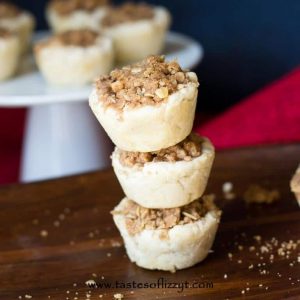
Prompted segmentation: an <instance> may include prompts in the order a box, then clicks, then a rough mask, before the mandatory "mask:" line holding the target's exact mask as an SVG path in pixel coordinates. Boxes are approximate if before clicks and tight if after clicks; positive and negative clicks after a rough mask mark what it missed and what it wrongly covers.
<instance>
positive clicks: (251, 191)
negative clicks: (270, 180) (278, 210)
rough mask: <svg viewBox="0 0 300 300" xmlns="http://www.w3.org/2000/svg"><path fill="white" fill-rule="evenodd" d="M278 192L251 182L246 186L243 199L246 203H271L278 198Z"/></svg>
mask: <svg viewBox="0 0 300 300" xmlns="http://www.w3.org/2000/svg"><path fill="white" fill-rule="evenodd" d="M279 198H280V194H279V191H278V190H276V189H272V190H269V189H266V188H263V187H261V186H260V185H258V184H253V185H250V186H249V187H248V189H247V190H246V192H245V193H244V201H245V202H246V203H247V204H251V203H259V204H262V203H266V204H271V203H273V202H275V201H277V200H279Z"/></svg>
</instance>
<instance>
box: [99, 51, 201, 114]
mask: <svg viewBox="0 0 300 300" xmlns="http://www.w3.org/2000/svg"><path fill="white" fill-rule="evenodd" d="M189 83H193V84H195V85H196V86H197V87H198V85H199V83H198V80H197V76H196V75H195V74H194V73H192V72H187V71H183V70H182V69H181V67H180V66H179V64H178V63H177V62H176V61H171V62H166V61H165V58H164V56H149V57H147V58H145V59H144V60H143V61H141V62H139V63H136V64H133V65H130V66H125V67H123V68H122V69H115V70H113V71H112V72H111V73H110V74H109V75H102V76H100V77H99V78H98V79H97V80H96V90H97V93H98V96H99V101H101V103H102V104H103V106H104V108H114V109H116V110H118V111H122V110H123V109H124V108H125V107H126V108H135V107H139V106H143V105H152V106H153V105H158V104H161V103H163V102H164V101H165V100H166V99H168V96H170V95H171V94H173V93H175V92H177V91H178V90H179V89H180V88H182V87H184V86H186V85H187V84H189Z"/></svg>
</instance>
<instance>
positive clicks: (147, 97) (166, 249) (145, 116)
mask: <svg viewBox="0 0 300 300" xmlns="http://www.w3.org/2000/svg"><path fill="white" fill-rule="evenodd" d="M198 85H199V83H198V79H197V76H196V74H195V73H193V72H188V71H184V70H182V69H181V68H180V66H179V65H178V63H177V62H176V61H172V62H166V61H165V60H164V57H161V56H150V57H148V58H146V59H144V60H143V61H142V62H140V63H136V64H134V65H131V66H126V67H123V68H122V69H116V70H114V71H112V72H111V73H110V75H105V76H101V77H100V78H99V79H98V80H97V82H96V86H95V88H94V90H93V92H92V94H91V96H90V100H89V102H90V106H91V108H92V110H93V112H94V114H95V115H96V117H97V119H98V120H99V122H100V123H101V125H102V126H103V127H104V129H105V130H106V132H107V133H108V135H109V136H110V138H111V139H112V140H113V142H114V143H115V144H116V148H115V151H114V152H113V154H112V164H113V168H114V171H115V173H116V175H117V177H118V179H119V182H120V184H121V186H122V188H123V190H124V192H125V194H126V198H124V199H123V200H122V201H121V202H120V203H119V205H118V206H117V207H115V209H114V210H113V212H112V214H113V218H114V221H115V223H116V225H117V227H118V229H119V230H120V232H121V235H122V237H123V239H124V243H125V247H126V250H127V253H128V256H129V258H130V259H131V261H133V262H135V263H136V264H137V265H139V266H141V267H143V268H146V269H159V270H166V271H172V272H173V271H176V270H177V269H183V268H187V267H190V266H192V265H194V264H196V263H198V262H200V261H202V260H203V259H204V258H205V257H206V256H207V254H208V252H209V250H210V248H211V246H212V243H213V241H214V237H215V233H216V231H217V228H218V223H219V220H220V214H221V213H220V211H219V210H218V209H217V207H216V206H215V205H214V203H213V199H211V197H208V196H203V193H204V190H205V187H206V184H207V180H208V177H209V174H210V169H211V166H212V163H213V159H214V148H213V146H212V144H211V143H210V141H209V140H208V139H206V138H203V137H200V136H198V135H196V134H193V133H191V130H192V125H193V121H194V114H195V108H196V102H197V94H198Z"/></svg>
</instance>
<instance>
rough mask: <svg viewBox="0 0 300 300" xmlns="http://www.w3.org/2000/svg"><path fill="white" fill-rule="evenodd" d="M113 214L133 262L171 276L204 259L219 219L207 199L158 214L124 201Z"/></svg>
mask: <svg viewBox="0 0 300 300" xmlns="http://www.w3.org/2000/svg"><path fill="white" fill-rule="evenodd" d="M112 214H113V219H114V222H115V224H116V226H117V227H118V229H119V231H120V233H121V235H122V237H123V239H124V244H125V248H126V251H127V254H128V256H129V258H130V260H131V261H132V262H135V263H136V264H137V265H138V266H140V267H142V268H145V269H151V270H155V269H157V270H164V271H171V272H175V271H176V270H180V269H184V268H188V267H191V266H193V265H195V264H197V263H199V262H201V261H202V260H204V259H205V257H206V256H207V255H208V253H209V250H210V249H211V247H212V244H213V242H214V238H215V234H216V231H217V228H218V225H219V222H220V217H221V212H220V211H219V210H218V208H217V207H216V206H215V205H214V203H213V199H212V198H211V197H209V196H205V197H203V199H200V200H196V201H194V202H193V203H191V204H189V205H187V206H185V207H182V208H171V209H160V210H153V209H146V208H143V207H141V206H139V205H137V204H135V203H134V202H133V201H131V200H128V199H127V198H124V199H123V200H122V201H121V202H120V203H119V205H118V206H117V207H115V209H114V211H113V212H112Z"/></svg>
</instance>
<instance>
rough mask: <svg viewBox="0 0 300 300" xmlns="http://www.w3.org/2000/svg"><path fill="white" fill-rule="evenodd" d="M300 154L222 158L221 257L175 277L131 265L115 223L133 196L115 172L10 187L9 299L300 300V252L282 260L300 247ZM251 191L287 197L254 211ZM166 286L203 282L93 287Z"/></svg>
mask: <svg viewBox="0 0 300 300" xmlns="http://www.w3.org/2000/svg"><path fill="white" fill-rule="evenodd" d="M299 153H300V145H289V146H272V147H266V148H253V149H243V150H235V151H224V152H220V153H218V154H217V158H216V162H215V165H214V168H213V172H212V175H211V178H210V181H209V186H208V192H209V193H215V194H216V195H217V198H218V202H219V204H220V206H222V208H223V211H224V213H223V216H222V222H221V225H220V230H219V231H218V234H217V237H216V240H215V244H214V246H213V252H212V253H211V254H210V255H209V256H208V258H207V259H206V260H205V261H204V262H203V263H201V264H198V265H196V266H195V267H193V268H190V269H187V270H183V271H178V272H177V273H175V274H171V273H166V272H158V271H147V270H143V269H141V268H138V267H137V266H135V265H134V264H132V263H131V262H130V261H129V260H128V258H127V257H126V255H125V251H124V248H123V246H122V244H121V243H122V240H121V238H120V236H119V233H118V231H117V229H116V228H115V226H114V224H113V222H112V218H111V215H110V213H109V212H110V210H111V209H112V208H113V207H114V205H115V204H117V203H118V201H119V200H120V199H121V198H122V196H123V193H122V191H121V189H120V187H119V184H118V183H117V180H116V178H115V176H114V174H113V172H112V170H108V171H105V172H98V173H93V174H87V175H82V176H76V177H71V178H65V179H59V180H54V181H48V182H42V183H34V184H29V185H13V186H8V187H2V188H1V189H0V299H1V300H2V299H3V300H10V299H18V297H19V296H22V298H20V299H30V296H32V298H31V299H59V300H64V299H101V297H102V299H113V297H114V294H116V293H122V294H123V295H124V299H156V298H157V299H244V298H246V299H283V298H289V299H299V297H300V263H299V262H297V259H298V260H299V252H300V244H298V248H297V249H292V250H290V254H289V258H286V253H285V256H281V255H278V253H277V252H278V249H279V248H280V247H281V246H280V243H281V242H284V241H289V240H293V241H297V240H298V241H299V239H300V209H299V208H298V205H297V203H296V201H295V199H294V196H293V194H292V193H290V191H289V180H290V177H291V175H292V173H293V172H294V171H295V169H296V166H297V164H298V163H299V162H300V155H299ZM226 181H230V182H232V183H233V185H234V192H235V193H236V195H237V197H236V199H235V200H231V201H230V200H224V199H223V193H222V184H223V183H224V182H226ZM251 184H260V185H262V186H264V187H266V188H269V189H276V190H279V192H280V200H279V201H278V202H277V203H274V204H271V205H251V206H247V205H245V203H244V201H243V194H244V192H245V191H246V190H247V188H248V187H249V186H250V185H251ZM257 235H259V236H261V241H260V243H259V241H257V240H255V236H257ZM272 238H275V240H278V241H279V245H278V246H274V245H273V244H274V243H275V242H274V239H273V242H271V243H273V244H272V245H273V250H272V251H271V252H269V253H265V252H264V253H261V252H262V250H261V249H263V250H264V248H261V246H264V245H266V243H267V242H268V241H270V240H272ZM256 239H257V238H256ZM238 246H240V247H238ZM241 246H242V247H241ZM252 246H255V250H254V251H251V249H252V248H250V247H252ZM249 248H250V249H249ZM228 253H232V259H231V260H230V259H229V257H228ZM256 253H258V254H256ZM271 254H273V255H274V259H273V263H270V256H271ZM297 256H298V258H297ZM261 257H262V258H261ZM259 264H260V265H259ZM252 265H253V268H252V267H251V266H252ZM96 276H97V277H96ZM160 278H163V280H164V282H167V283H177V284H179V283H182V282H186V281H187V282H188V283H189V284H193V282H198V283H199V285H200V287H197V288H196V287H194V288H192V287H190V288H185V289H184V290H183V292H179V288H174V285H172V286H173V288H171V285H169V287H170V288H151V289H150V288H133V287H129V288H125V289H122V288H121V289H116V288H109V287H108V286H107V287H106V288H97V289H93V288H87V287H86V285H85V282H86V281H87V280H89V279H93V280H94V281H95V282H96V283H98V284H99V285H100V284H104V283H105V284H106V285H109V284H112V285H113V284H114V283H115V281H116V280H118V281H119V282H120V284H121V283H124V284H133V281H135V282H136V283H139V284H140V285H141V284H142V285H143V284H150V283H152V284H154V283H156V282H157V281H158V280H159V279H160ZM161 280H162V279H161ZM211 283H212V284H213V286H211ZM25 295H27V298H26V297H25Z"/></svg>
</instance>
